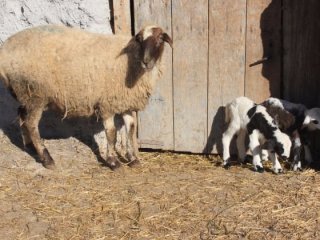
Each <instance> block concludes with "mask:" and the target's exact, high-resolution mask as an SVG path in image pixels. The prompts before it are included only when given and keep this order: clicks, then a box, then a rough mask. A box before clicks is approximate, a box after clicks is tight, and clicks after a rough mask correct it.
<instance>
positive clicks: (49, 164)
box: [42, 148, 56, 170]
mask: <svg viewBox="0 0 320 240" xmlns="http://www.w3.org/2000/svg"><path fill="white" fill-rule="evenodd" d="M42 165H43V166H44V167H45V168H47V169H51V170H54V169H55V168H56V166H55V163H54V161H53V159H52V157H51V156H50V153H49V151H48V150H47V149H46V148H45V149H44V150H43V159H42Z"/></svg>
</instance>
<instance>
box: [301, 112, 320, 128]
mask: <svg viewBox="0 0 320 240" xmlns="http://www.w3.org/2000/svg"><path fill="white" fill-rule="evenodd" d="M303 127H306V128H307V129H308V130H310V131H314V130H317V129H318V130H319V129H320V108H311V109H308V110H306V111H305V119H304V122H303Z"/></svg>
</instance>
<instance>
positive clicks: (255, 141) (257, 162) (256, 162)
mask: <svg viewBox="0 0 320 240" xmlns="http://www.w3.org/2000/svg"><path fill="white" fill-rule="evenodd" d="M258 137H259V136H258V133H257V131H256V130H254V131H253V132H252V133H251V134H250V135H249V148H250V151H251V152H252V157H253V160H252V164H253V167H254V169H255V170H256V171H258V172H260V173H262V172H264V168H263V166H262V163H261V158H260V153H261V148H260V142H259V138H258Z"/></svg>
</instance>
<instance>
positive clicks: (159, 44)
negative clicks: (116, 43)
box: [135, 26, 172, 71]
mask: <svg viewBox="0 0 320 240" xmlns="http://www.w3.org/2000/svg"><path fill="white" fill-rule="evenodd" d="M135 41H137V42H138V43H139V45H140V48H141V51H140V56H139V57H140V59H141V66H142V68H143V69H145V70H147V71H149V70H151V69H152V68H153V67H154V65H155V64H156V62H157V61H158V60H159V59H160V57H161V56H162V53H163V49H164V42H167V43H168V44H169V45H170V46H171V48H172V39H171V38H170V37H169V35H168V34H167V33H165V32H164V31H163V30H162V29H161V28H160V27H156V26H148V27H145V28H143V29H142V30H141V31H140V32H139V33H138V34H137V35H136V36H135Z"/></svg>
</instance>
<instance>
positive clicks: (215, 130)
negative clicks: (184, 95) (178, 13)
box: [207, 0, 246, 153]
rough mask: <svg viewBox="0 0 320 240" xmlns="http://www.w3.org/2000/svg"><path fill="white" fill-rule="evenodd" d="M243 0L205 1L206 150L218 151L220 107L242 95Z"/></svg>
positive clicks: (221, 126) (243, 58) (243, 63)
mask: <svg viewBox="0 0 320 240" xmlns="http://www.w3.org/2000/svg"><path fill="white" fill-rule="evenodd" d="M245 33H246V0H239V1H234V0H209V69H208V71H209V79H208V81H209V82H208V130H209V136H208V142H207V151H208V152H214V153H217V150H218V151H219V152H220V151H221V138H222V131H223V128H224V108H221V106H225V104H227V103H228V102H230V101H231V100H232V99H234V98H236V97H239V96H243V95H244V75H245Z"/></svg>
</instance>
